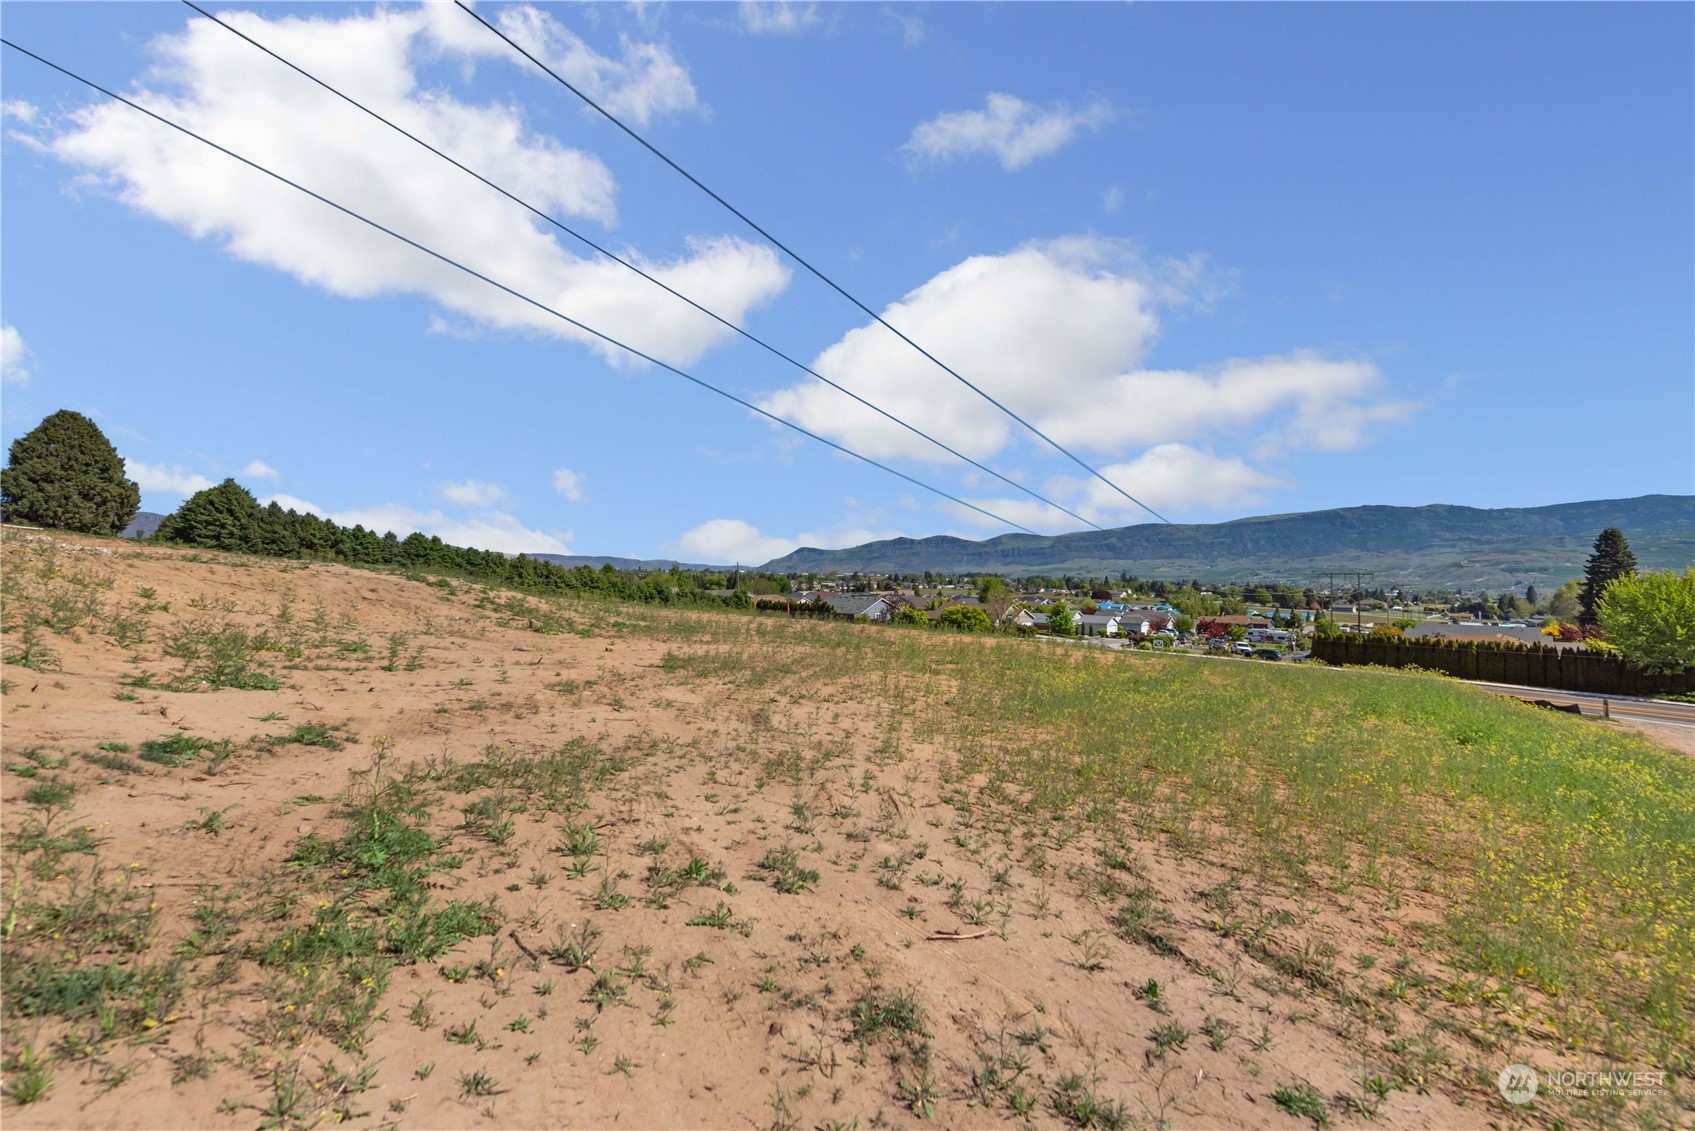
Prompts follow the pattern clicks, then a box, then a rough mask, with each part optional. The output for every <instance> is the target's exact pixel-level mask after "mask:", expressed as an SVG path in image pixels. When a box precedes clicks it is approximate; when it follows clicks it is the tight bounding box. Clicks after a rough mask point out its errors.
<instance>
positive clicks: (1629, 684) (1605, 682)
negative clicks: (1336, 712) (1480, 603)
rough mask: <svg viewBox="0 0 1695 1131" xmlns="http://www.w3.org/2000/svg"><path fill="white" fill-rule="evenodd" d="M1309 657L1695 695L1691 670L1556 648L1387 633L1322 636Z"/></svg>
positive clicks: (1498, 679) (1598, 689)
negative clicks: (1653, 670)
mask: <svg viewBox="0 0 1695 1131" xmlns="http://www.w3.org/2000/svg"><path fill="white" fill-rule="evenodd" d="M1312 654H1313V655H1314V656H1316V657H1317V658H1318V659H1321V660H1323V661H1325V662H1326V663H1331V664H1378V665H1381V666H1383V667H1391V668H1405V667H1420V668H1428V669H1430V670H1432V671H1440V672H1447V673H1448V674H1449V675H1452V676H1458V677H1459V678H1460V679H1478V680H1488V681H1490V682H1492V683H1512V684H1517V685H1519V686H1521V687H1551V688H1558V689H1560V690H1562V691H1587V692H1591V693H1594V694H1598V695H1669V694H1689V693H1691V692H1695V669H1691V670H1689V671H1685V672H1681V673H1674V674H1670V675H1649V674H1647V673H1646V672H1640V671H1637V670H1636V669H1635V668H1632V667H1631V666H1630V665H1629V664H1627V663H1626V662H1625V661H1624V659H1623V658H1622V657H1620V656H1619V655H1617V654H1616V653H1610V652H1589V651H1584V650H1582V649H1576V648H1555V647H1552V646H1550V645H1547V644H1520V643H1516V642H1508V641H1504V640H1449V639H1441V640H1408V639H1406V638H1404V637H1399V636H1392V635H1389V634H1387V633H1372V634H1370V635H1367V636H1348V635H1343V634H1328V633H1327V634H1325V635H1321V636H1317V637H1314V638H1313V642H1312Z"/></svg>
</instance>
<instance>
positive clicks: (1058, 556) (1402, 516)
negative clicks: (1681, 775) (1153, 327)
mask: <svg viewBox="0 0 1695 1131" xmlns="http://www.w3.org/2000/svg"><path fill="white" fill-rule="evenodd" d="M1609 526H1616V527H1619V528H1620V529H1621V530H1623V531H1624V533H1625V537H1626V538H1628V539H1629V540H1630V545H1631V549H1632V550H1634V551H1635V553H1636V557H1637V560H1638V561H1639V562H1640V563H1641V564H1642V566H1643V567H1644V568H1654V569H1681V568H1682V567H1684V566H1686V565H1688V564H1690V563H1691V562H1692V561H1695V495H1643V496H1641V497H1639V498H1635V499H1598V500H1592V501H1589V502H1580V503H1557V504H1554V505H1552V506H1544V507H1525V508H1501V509H1493V510H1490V509H1483V508H1478V507H1463V506H1452V505H1448V504H1434V505H1430V506H1422V507H1390V506H1362V507H1341V508H1337V509H1334V510H1322V511H1307V512H1302V513H1297V514H1279V515H1264V516H1259V517H1254V518H1242V519H1236V520H1234V521H1231V522H1219V523H1206V524H1186V525H1172V526H1168V525H1165V524H1162V523H1143V524H1141V525H1137V526H1125V527H1119V528H1117V529H1113V530H1088V531H1079V532H1077V533H1073V534H1060V535H1055V536H1052V537H1042V536H1038V535H1032V534H1003V535H1001V536H999V537H997V538H989V539H985V540H983V541H971V540H969V539H964V538H953V537H948V536H945V535H944V536H937V537H933V538H891V539H888V540H885V541H881V542H868V543H866V544H865V545H862V546H854V547H851V548H848V549H842V550H819V549H813V548H810V547H807V548H802V549H799V550H796V551H794V552H793V553H791V554H786V555H784V556H783V557H780V558H777V559H776V560H774V561H771V562H767V563H766V564H765V565H764V566H762V567H760V568H761V569H763V570H766V571H769V572H774V573H812V572H817V573H827V572H829V571H832V570H834V571H836V572H838V573H853V572H859V573H922V572H924V571H925V570H931V571H934V572H938V573H1000V574H1006V575H1009V576H1011V575H1024V574H1032V573H1042V574H1055V575H1057V574H1067V573H1069V574H1072V575H1074V576H1089V575H1099V574H1115V573H1119V572H1121V571H1123V572H1129V573H1131V574H1135V575H1137V576H1141V577H1159V578H1168V579H1176V578H1189V577H1193V578H1199V579H1200V580H1203V581H1207V580H1226V579H1229V580H1239V581H1246V580H1264V581H1286V582H1300V583H1303V584H1304V583H1310V582H1313V581H1317V580H1320V579H1322V578H1325V577H1326V576H1327V575H1328V574H1329V573H1330V572H1331V571H1334V572H1336V573H1338V574H1340V573H1341V572H1343V571H1344V570H1346V571H1348V572H1350V573H1351V572H1354V571H1364V572H1368V573H1372V574H1374V575H1375V581H1376V583H1377V584H1380V585H1424V586H1465V587H1468V588H1469V587H1474V586H1490V587H1494V586H1505V585H1509V584H1515V585H1522V584H1526V583H1533V584H1535V585H1537V586H1539V587H1541V586H1544V585H1546V584H1550V583H1552V584H1558V583H1559V582H1561V581H1564V580H1566V579H1568V578H1571V577H1575V576H1577V575H1579V574H1581V573H1582V572H1583V563H1584V560H1585V558H1586V557H1587V556H1588V553H1589V550H1590V547H1591V545H1592V544H1593V543H1594V540H1595V535H1596V534H1598V533H1599V532H1600V531H1601V530H1603V529H1604V528H1606V527H1609Z"/></svg>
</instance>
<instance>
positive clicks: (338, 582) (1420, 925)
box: [3, 530, 1687, 1129]
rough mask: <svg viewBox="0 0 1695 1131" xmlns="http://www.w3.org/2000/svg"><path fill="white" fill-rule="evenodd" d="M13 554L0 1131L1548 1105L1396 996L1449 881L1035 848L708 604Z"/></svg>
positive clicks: (945, 765)
mask: <svg viewBox="0 0 1695 1131" xmlns="http://www.w3.org/2000/svg"><path fill="white" fill-rule="evenodd" d="M4 555H5V558H4V568H5V570H6V571H7V574H8V576H9V579H10V580H9V585H10V586H11V590H10V596H9V601H10V603H11V604H13V605H14V607H16V606H17V605H18V603H20V602H29V603H33V605H34V606H37V607H40V608H42V609H45V610H47V612H48V613H51V614H52V615H53V616H56V617H57V618H58V620H57V621H53V622H51V623H49V624H48V625H47V626H46V627H41V628H37V629H35V630H32V631H31V632H30V633H28V634H25V633H22V632H20V631H19V630H18V628H17V624H16V622H15V620H14V621H13V622H10V623H9V625H8V631H7V634H6V644H7V651H8V658H9V660H11V661H13V662H9V664H8V666H7V667H5V669H4V675H5V681H6V682H5V687H4V692H5V694H4V715H3V720H4V722H3V726H4V730H3V740H4V754H5V758H4V760H5V764H6V767H7V772H6V773H5V774H4V775H3V786H4V831H5V841H6V843H5V854H4V865H5V872H4V887H5V892H6V896H7V910H6V915H7V919H6V924H5V929H6V938H7V943H6V955H5V958H6V961H7V964H8V966H9V970H8V977H7V983H6V989H7V994H8V996H9V999H10V1000H9V1001H8V1007H7V1015H6V1039H5V1050H6V1054H7V1058H8V1070H7V1072H6V1081H7V1091H8V1098H7V1101H6V1106H5V1109H4V1121H5V1123H6V1125H7V1126H8V1127H14V1128H25V1127H94V1128H178V1127H180V1128H191V1127H194V1128H197V1127H253V1126H261V1127H308V1126H313V1125H317V1124H320V1123H329V1122H341V1121H350V1122H353V1123H355V1124H357V1125H360V1126H372V1127H375V1126H395V1127H416V1128H460V1127H490V1128H494V1127H500V1128H541V1127H565V1126H572V1127H576V1126H585V1127H587V1126H593V1127H624V1128H648V1127H651V1128H658V1127H747V1126H750V1125H751V1126H755V1127H778V1128H782V1127H789V1128H800V1127H804V1128H814V1127H819V1128H848V1127H860V1128H874V1127H885V1126H913V1125H917V1124H918V1123H920V1122H921V1121H923V1120H925V1119H927V1118H928V1119H933V1120H934V1121H935V1122H936V1123H938V1124H940V1125H944V1126H953V1127H968V1126H969V1127H999V1126H1008V1127H1016V1126H1026V1125H1034V1126H1038V1127H1104V1128H1111V1127H1157V1126H1172V1127H1194V1128H1235V1127H1242V1128H1250V1127H1252V1128H1257V1127H1287V1128H1291V1129H1294V1128H1300V1127H1303V1126H1314V1125H1317V1124H1318V1123H1319V1122H1320V1121H1321V1120H1323V1121H1328V1122H1333V1123H1345V1124H1356V1125H1360V1126H1366V1125H1370V1126H1381V1127H1386V1128H1463V1127H1484V1126H1503V1127H1505V1126H1514V1125H1530V1124H1535V1123H1537V1122H1539V1119H1538V1117H1536V1116H1533V1115H1529V1114H1527V1113H1526V1112H1524V1111H1521V1110H1518V1109H1513V1108H1509V1107H1508V1106H1507V1105H1506V1104H1505V1103H1504V1102H1503V1101H1502V1100H1501V1099H1500V1097H1499V1096H1498V1095H1495V1094H1493V1090H1492V1089H1491V1088H1490V1087H1489V1086H1488V1085H1487V1083H1486V1082H1485V1080H1486V1076H1485V1074H1486V1073H1489V1072H1490V1071H1491V1070H1492V1066H1494V1065H1495V1064H1496V1062H1497V1061H1499V1062H1500V1063H1501V1064H1504V1063H1506V1061H1505V1060H1503V1059H1502V1058H1501V1056H1499V1055H1495V1054H1494V1053H1493V1052H1491V1053H1490V1054H1489V1055H1485V1054H1484V1053H1482V1052H1480V1051H1479V1048H1478V1047H1477V1046H1476V1045H1475V1043H1468V1041H1467V1039H1466V1038H1465V1031H1466V1029H1467V1027H1468V1026H1469V1025H1471V1024H1472V1023H1471V1022H1470V1021H1468V1020H1467V1018H1468V1017H1470V1016H1472V1015H1473V1014H1475V1013H1477V1012H1478V1011H1479V1010H1481V1009H1483V1006H1482V1005H1478V1004H1475V1003H1467V1004H1459V1005H1455V1006H1453V1008H1452V1010H1451V1016H1450V1020H1449V1023H1447V1024H1445V1025H1434V1024H1433V1023H1432V1021H1433V1018H1434V1017H1436V1016H1437V1014H1436V1013H1434V1012H1432V1007H1430V1006H1428V1005H1425V1004H1421V1003H1422V1001H1423V998H1421V997H1419V996H1418V995H1414V996H1413V997H1411V998H1406V997H1403V998H1401V999H1400V1000H1397V998H1396V996H1395V995H1394V993H1388V994H1383V993H1376V992H1375V991H1376V990H1377V989H1378V988H1379V987H1382V986H1391V987H1392V986H1393V985H1394V984H1395V983H1394V979H1396V978H1397V977H1400V978H1403V979H1412V978H1415V977H1416V976H1418V975H1420V974H1423V975H1425V976H1426V977H1435V976H1436V975H1437V973H1438V970H1437V964H1436V963H1435V961H1434V960H1433V959H1431V958H1430V957H1428V956H1427V955H1425V954H1423V953H1421V952H1420V951H1419V950H1418V949H1417V947H1416V946H1411V945H1409V943H1408V940H1411V939H1416V938H1417V937H1418V936H1419V933H1420V932H1421V931H1422V930H1424V929H1425V927H1426V926H1427V925H1428V924H1430V923H1432V922H1434V921H1435V920H1436V919H1437V918H1438V917H1439V915H1440V913H1441V909H1440V907H1439V906H1438V902H1437V897H1436V896H1435V895H1432V894H1429V893H1424V894H1420V893H1418V892H1416V891H1415V892H1410V893H1408V895H1407V896H1406V897H1405V898H1404V899H1402V900H1401V901H1400V902H1399V905H1398V907H1397V909H1396V910H1394V911H1393V913H1392V914H1378V913H1377V912H1374V911H1370V910H1369V909H1365V908H1360V909H1356V908H1355V907H1354V905H1353V903H1352V901H1351V900H1348V899H1345V898H1344V897H1342V896H1341V895H1338V894H1336V893H1335V892H1333V891H1330V890H1324V889H1315V890H1312V891H1305V892H1303V891H1295V890H1290V889H1289V888H1288V887H1287V885H1284V884H1279V883H1273V882H1270V881H1266V882H1263V883H1262V882H1259V881H1258V880H1256V877H1255V876H1254V875H1252V874H1243V872H1242V870H1241V869H1239V868H1235V867H1232V862H1231V860H1230V859H1229V858H1228V854H1227V853H1226V854H1224V855H1222V856H1220V855H1219V854H1216V853H1215V854H1212V856H1211V857H1209V856H1208V855H1207V854H1199V855H1189V854H1185V853H1182V852H1178V851H1174V850H1173V849H1172V848H1171V847H1170V846H1169V844H1168V843H1167V842H1166V841H1165V840H1164V839H1162V838H1157V837H1150V838H1149V839H1146V840H1141V841H1135V840H1126V839H1122V838H1115V839H1113V840H1111V841H1107V840H1103V839H1101V838H1100V837H1098V836H1097V834H1096V833H1095V832H1093V831H1091V827H1090V826H1089V825H1087V824H1086V823H1081V822H1079V823H1077V824H1075V825H1066V824H1064V823H1063V822H1050V823H1049V825H1048V826H1046V827H1047V832H1046V833H1045V834H1038V833H1037V832H1034V831H1032V826H1031V824H1030V823H1029V822H1027V821H1021V820H1015V819H1014V817H1013V815H1012V809H1011V806H1010V804H1009V805H1008V806H1007V807H1005V808H1004V809H1003V808H1000V807H997V806H996V805H995V804H993V803H992V799H986V798H984V797H982V796H980V795H978V794H976V793H974V792H973V791H972V789H971V786H972V784H973V783H972V782H971V781H969V780H962V778H961V777H960V776H959V774H958V772H957V763H956V761H955V758H956V751H955V750H953V749H951V748H950V746H949V743H948V741H947V740H946V739H945V737H944V736H942V735H940V734H939V733H936V732H926V731H925V730H923V728H915V727H913V726H911V725H910V724H909V723H908V722H903V720H904V719H909V718H910V716H909V715H907V714H902V713H901V712H898V711H892V710H891V709H890V707H889V705H888V704H889V702H890V700H891V689H890V688H889V687H887V686H883V685H881V684H879V683H877V682H876V681H874V680H870V679H867V678H865V677H864V675H863V673H861V672H858V671H855V670H840V671H836V672H833V673H828V672H826V673H824V674H823V675H820V674H819V673H818V672H817V671H815V670H808V671H806V672H797V673H795V675H794V676H793V677H792V679H789V680H785V679H784V678H782V677H781V676H780V675H779V676H778V677H776V678H773V677H772V676H771V675H770V673H766V675H765V676H763V677H762V678H760V679H759V680H756V681H749V680H746V679H743V678H741V677H740V676H739V675H738V673H737V671H736V670H734V668H733V666H726V665H724V664H721V663H713V662H711V660H712V658H713V657H714V656H717V655H719V654H720V652H721V649H716V645H715V644H714V641H716V640H717V639H718V637H716V636H714V635H713V632H714V631H715V630H714V629H713V628H712V623H713V622H722V621H725V620H726V619H729V618H727V617H726V616H725V615H723V614H718V615H716V616H714V615H713V614H707V613H686V612H668V611H667V612H659V611H654V610H632V611H624V610H619V609H617V608H615V607H612V606H601V605H593V604H588V603H583V604H579V605H568V604H567V605H560V604H552V605H544V604H542V603H539V602H528V601H525V600H524V599H522V598H516V597H513V596H512V595H510V594H501V593H490V592H488V591H487V590H484V589H481V588H480V587H477V586H474V585H468V584H465V583H462V582H460V583H455V582H446V581H442V582H438V583H434V584H432V583H427V582H425V581H422V580H408V579H406V578H403V577H399V576H394V575H391V574H382V573H371V572H362V571H357V570H352V569H348V568H343V567H339V566H334V565H324V564H311V565H307V564H302V563H280V562H264V561H257V560H252V559H236V558H232V557H226V556H223V555H216V554H209V553H208V554H191V553H187V552H184V551H180V550H167V549H163V548H146V547H144V548H133V547H130V546H127V545H123V544H120V543H115V542H111V541H106V540H95V539H89V540H78V539H69V538H62V537H61V538H51V537H48V536H45V535H39V534H25V533H21V532H18V531H13V530H7V531H6V532H5V536H4ZM644 618H645V619H644ZM751 619H752V618H742V621H749V622H750V621H751ZM738 623H740V622H738ZM656 625H657V626H658V627H655V626H656ZM701 625H704V627H700V626H701ZM864 631H868V632H871V631H884V630H873V629H866V630H864ZM26 636H27V638H26ZM985 646H1006V645H985ZM1014 646H1025V647H1028V645H1014ZM19 656H22V657H23V659H24V660H25V661H28V662H26V663H19V662H16V660H17V658H18V657H19ZM1127 662H1135V661H1134V660H1128V661H1127ZM220 683H221V684H224V686H215V685H217V684H220ZM419 830H423V832H420V831H419ZM425 833H427V834H428V835H425ZM1319 928H1322V939H1323V940H1324V941H1323V942H1322V943H1318V942H1313V941H1311V940H1313V939H1316V938H1319V937H1320V933H1321V932H1320V931H1319ZM1379 953H1380V954H1382V955H1383V956H1384V957H1383V961H1382V962H1381V964H1378V963H1377V962H1376V960H1375V959H1371V960H1368V959H1366V958H1363V957H1362V958H1356V955H1374V954H1379ZM1397 956H1399V959H1398V961H1399V964H1398V965H1397ZM78 971H81V972H83V973H84V974H87V976H86V977H83V976H81V975H78V974H77V972H78ZM90 971H95V972H97V973H88V972H90ZM1368 991H1369V992H1372V995H1373V996H1372V1001H1373V1002H1374V1005H1373V1007H1372V1008H1373V1010H1374V1011H1375V1012H1374V1013H1373V1016H1374V1017H1375V1018H1376V1020H1375V1021H1374V1022H1372V1023H1369V1024H1368V1023H1365V1022H1362V1021H1361V1019H1360V1017H1361V1014H1360V1010H1359V1008H1358V999H1359V998H1360V997H1361V996H1362V995H1366V994H1367V993H1368ZM20 995H22V997H20ZM20 1002H22V1004H21V1005H20ZM1391 1034H1394V1036H1391ZM1518 1040H1519V1041H1520V1042H1528V1046H1526V1045H1523V1044H1521V1045H1520V1046H1517V1049H1518V1051H1522V1050H1523V1049H1524V1048H1525V1047H1530V1048H1532V1049H1533V1050H1534V1051H1536V1052H1537V1053H1538V1054H1539V1055H1545V1059H1557V1058H1560V1057H1564V1056H1566V1055H1568V1053H1569V1050H1562V1049H1559V1048H1557V1047H1555V1045H1554V1043H1553V1042H1551V1041H1547V1040H1542V1039H1541V1038H1538V1036H1537V1033H1536V1026H1535V1025H1534V1024H1529V1025H1527V1026H1521V1032H1520V1034H1519V1037H1518ZM1539 1040H1541V1043H1540V1044H1538V1043H1537V1042H1538V1041H1539ZM1523 1055H1528V1053H1524V1054H1523ZM26 1099H27V1100H28V1101H29V1102H22V1101H24V1100H26ZM1368 1116H1369V1118H1368ZM1684 1117H1685V1118H1686V1117H1687V1111H1685V1112H1684ZM1671 1118H1673V1119H1675V1118H1677V1117H1676V1116H1675V1115H1674V1116H1672V1117H1671Z"/></svg>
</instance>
